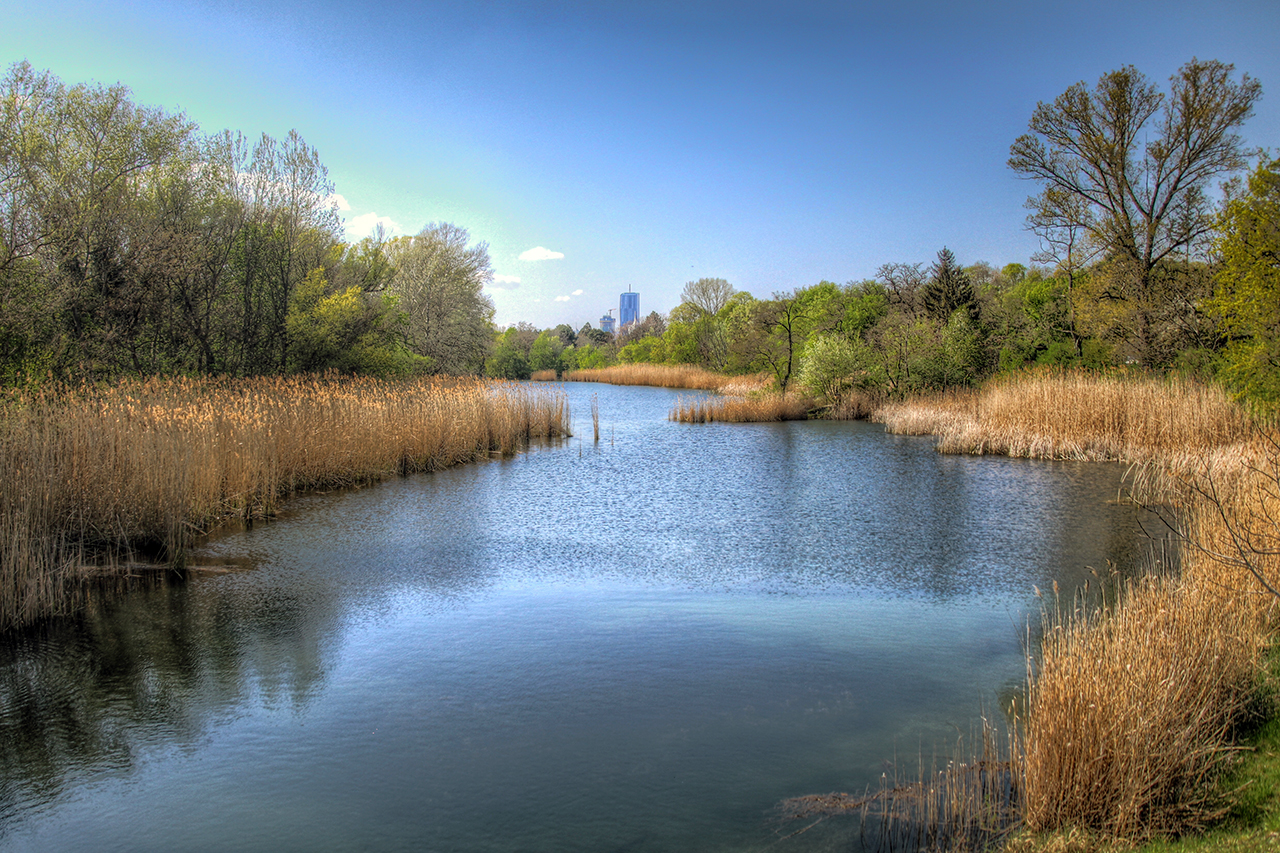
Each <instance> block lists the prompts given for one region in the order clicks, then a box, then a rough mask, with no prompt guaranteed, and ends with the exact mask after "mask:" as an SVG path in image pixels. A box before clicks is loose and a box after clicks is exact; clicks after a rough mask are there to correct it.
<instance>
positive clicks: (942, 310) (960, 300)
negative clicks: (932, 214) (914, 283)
mask: <svg viewBox="0 0 1280 853" xmlns="http://www.w3.org/2000/svg"><path fill="white" fill-rule="evenodd" d="M931 272H932V276H931V277H930V279H929V281H928V282H927V283H926V284H925V285H924V287H923V288H921V291H920V297H921V300H922V302H923V304H924V309H925V311H926V312H927V313H928V314H929V316H930V317H932V318H933V319H935V320H939V321H943V322H945V321H947V320H948V318H950V317H951V315H952V314H954V313H955V312H956V311H957V310H958V309H960V308H964V309H965V310H966V311H969V312H971V313H973V314H975V315H976V313H977V304H976V301H975V299H974V295H973V283H972V282H970V281H969V274H968V273H966V272H965V271H964V269H962V268H961V267H960V266H959V264H957V263H956V256H955V255H953V254H952V253H951V250H950V249H948V248H946V247H945V246H944V247H943V248H942V250H941V251H939V252H938V260H937V262H936V263H935V264H934V265H933V267H932V270H931Z"/></svg>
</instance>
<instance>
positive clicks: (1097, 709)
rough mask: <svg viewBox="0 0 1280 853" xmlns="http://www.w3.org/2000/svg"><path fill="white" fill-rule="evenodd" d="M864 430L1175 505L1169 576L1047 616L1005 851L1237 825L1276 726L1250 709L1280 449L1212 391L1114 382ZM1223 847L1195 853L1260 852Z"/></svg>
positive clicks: (1264, 633)
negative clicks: (1237, 787)
mask: <svg viewBox="0 0 1280 853" xmlns="http://www.w3.org/2000/svg"><path fill="white" fill-rule="evenodd" d="M874 418H875V419H877V420H881V421H883V422H885V424H886V427H887V428H888V429H889V430H890V431H893V432H899V433H913V434H934V435H937V436H938V439H939V444H938V446H939V449H940V450H944V451H947V452H967V453H1002V454H1008V455H1015V456H1032V457H1041V458H1056V459H1096V460H1103V459H1110V460H1118V461H1123V462H1129V463H1138V464H1139V466H1140V470H1141V472H1142V476H1140V477H1139V478H1138V481H1139V482H1142V483H1144V484H1145V485H1146V486H1147V487H1148V488H1153V485H1152V484H1159V486H1158V489H1157V490H1158V492H1159V493H1160V494H1161V495H1163V496H1165V497H1166V498H1171V499H1173V500H1174V501H1175V504H1176V505H1175V506H1173V507H1172V508H1171V509H1169V510H1168V511H1167V515H1168V518H1169V519H1170V520H1171V521H1173V522H1174V523H1176V525H1177V526H1178V528H1179V529H1180V530H1181V531H1182V533H1183V535H1184V536H1185V537H1186V538H1185V540H1184V545H1185V547H1184V548H1183V555H1182V559H1181V569H1180V571H1179V572H1178V573H1176V574H1173V575H1163V574H1153V575H1150V576H1147V577H1142V578H1139V579H1136V580H1133V581H1130V582H1128V583H1125V584H1122V585H1121V586H1120V588H1119V589H1118V590H1117V591H1115V593H1114V594H1113V595H1112V596H1109V597H1108V599H1107V601H1106V602H1105V603H1103V604H1092V605H1087V606H1086V605H1085V604H1084V603H1083V599H1076V598H1073V597H1071V596H1070V595H1065V596H1064V599H1065V600H1064V601H1061V602H1059V601H1055V602H1054V603H1053V604H1052V606H1051V607H1050V608H1048V610H1047V613H1048V614H1049V615H1048V616H1047V617H1046V622H1045V626H1044V630H1043V640H1042V642H1041V643H1040V645H1039V647H1038V648H1037V649H1035V650H1034V653H1033V655H1032V656H1031V659H1030V661H1029V665H1028V679H1027V687H1026V691H1025V695H1024V698H1023V700H1022V702H1021V704H1020V705H1019V707H1018V708H1017V712H1016V715H1015V717H1014V719H1013V723H1014V726H1013V728H1014V736H1013V743H1012V747H1011V750H1010V753H1011V755H1010V761H1011V763H1010V765H1009V767H1010V772H1011V774H1012V777H1013V779H1014V782H1015V788H1016V798H1015V799H1016V809H1015V814H1016V818H1015V822H1016V824H1017V827H1018V831H1017V833H1016V834H1015V835H1014V836H1013V837H1012V838H1011V839H1008V840H1007V841H1006V849H1008V850H1010V851H1084V850H1093V849H1111V848H1116V849H1119V848H1125V847H1132V846H1133V845H1134V844H1135V843H1138V842H1143V841H1146V840H1148V839H1159V838H1173V837H1180V836H1186V837H1188V838H1194V837H1197V833H1199V832H1200V831H1201V830H1203V829H1204V828H1205V827H1207V826H1210V825H1213V824H1214V823H1215V822H1216V821H1218V820H1220V819H1221V818H1223V817H1224V816H1226V815H1229V814H1231V813H1232V808H1233V803H1238V802H1239V801H1240V798H1241V793H1240V792H1232V791H1230V789H1229V786H1230V784H1231V781H1230V780H1231V779H1232V776H1231V774H1232V772H1234V767H1235V764H1236V761H1237V758H1238V756H1239V755H1240V752H1239V740H1240V737H1241V735H1242V733H1244V732H1247V731H1248V730H1249V727H1250V726H1255V725H1256V724H1257V721H1258V719H1259V718H1260V717H1259V715H1260V714H1261V717H1262V718H1263V719H1265V718H1267V717H1269V716H1272V715H1274V713H1275V711H1274V708H1273V707H1270V706H1268V707H1266V708H1263V705H1262V704H1260V703H1261V699H1260V697H1262V696H1263V695H1264V694H1266V693H1267V691H1268V690H1270V689H1271V688H1270V687H1269V682H1270V681H1271V678H1270V676H1269V673H1268V668H1267V666H1266V665H1265V662H1266V660H1267V650H1268V647H1269V644H1270V642H1271V637H1272V635H1273V633H1274V630H1275V628H1276V626H1277V619H1276V605H1277V598H1276V597H1275V596H1274V595H1272V594H1270V593H1269V592H1267V591H1266V590H1265V589H1264V587H1263V585H1262V584H1261V583H1260V582H1259V578H1262V579H1264V580H1268V581H1269V582H1270V583H1271V584H1272V585H1273V586H1275V585H1276V583H1275V581H1276V579H1277V578H1280V564H1277V555H1278V554H1280V549H1277V548H1275V547H1274V546H1275V544H1276V541H1277V540H1276V538H1275V537H1276V534H1277V532H1280V528H1278V527H1277V522H1276V520H1277V519H1280V488H1278V487H1280V477H1277V472H1280V448H1278V447H1277V446H1276V445H1275V444H1274V443H1272V442H1271V441H1269V440H1267V439H1266V437H1265V436H1264V434H1263V433H1261V432H1260V431H1259V430H1258V428H1257V427H1256V425H1254V424H1252V423H1251V422H1250V420H1249V418H1248V417H1247V416H1246V415H1245V413H1244V412H1243V411H1242V410H1241V409H1240V408H1238V407H1237V406H1236V405H1235V404H1233V403H1232V402H1231V401H1230V400H1228V399H1227V398H1226V397H1225V395H1223V394H1222V393H1221V392H1220V391H1219V390H1218V389H1216V388H1212V387H1207V386H1203V385H1198V384H1195V383H1191V382H1184V381H1178V380H1168V379H1160V378H1150V377H1131V376H1125V375H1093V374H1083V373H1074V374H1073V373H1065V374H1064V373H1056V374H1051V373H1033V374H1023V375H1020V376H1015V377H1012V378H1009V379H1005V380H1002V381H999V382H994V383H992V384H990V385H988V386H987V387H985V388H984V389H982V390H981V391H977V392H971V393H956V394H949V395H941V396H936V397H930V398H921V399H916V400H911V401H907V402H905V403H896V404H892V405H886V406H883V407H881V408H880V409H879V410H878V411H877V412H876V413H875V414H874ZM1260 709H1261V710H1260ZM1273 784H1274V783H1273ZM1273 802H1274V799H1273ZM1272 808H1274V805H1273V806H1272ZM1248 831H1249V832H1252V830H1248ZM1229 832H1230V831H1228V835H1229ZM1218 837H1220V838H1222V837H1225V836H1222V835H1221V834H1219V836H1218ZM1184 843H1189V842H1184ZM1222 843H1223V844H1224V845H1226V846H1221V847H1218V848H1206V849H1223V850H1230V849H1254V848H1251V847H1240V848H1236V847H1232V846H1230V844H1231V843H1233V842H1226V841H1224V842H1222ZM1241 843H1244V842H1241ZM1152 849H1165V848H1162V847H1154V848H1152ZM1187 849H1196V848H1194V847H1189V848H1187Z"/></svg>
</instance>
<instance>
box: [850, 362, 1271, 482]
mask: <svg viewBox="0 0 1280 853" xmlns="http://www.w3.org/2000/svg"><path fill="white" fill-rule="evenodd" d="M873 419H874V420H878V421H883V422H884V424H885V426H886V428H887V429H888V430H889V431H890V432H898V433H904V434H914V435H924V434H934V435H937V436H938V437H939V442H938V446H939V449H941V450H943V451H944V452H953V453H998V454H1003V455H1007V456H1028V457H1036V458H1043V459H1078V460H1123V461H1130V462H1133V461H1146V460H1155V459H1162V458H1169V457H1172V456H1175V455H1187V454H1199V453H1203V452H1205V451H1207V450H1210V449H1214V448H1219V447H1222V446H1224V445H1229V444H1233V443H1237V442H1242V441H1245V440H1247V439H1248V437H1249V435H1250V430H1251V426H1252V425H1251V423H1250V419H1249V417H1248V415H1247V414H1246V413H1245V411H1244V410H1243V409H1242V408H1241V407H1240V406H1238V405H1237V404H1235V403H1233V402H1232V401H1231V400H1230V399H1229V398H1228V397H1227V396H1226V394H1225V393H1224V392H1223V391H1222V389H1220V388H1218V387H1217V386H1212V385H1205V384H1202V383H1199V382H1195V381H1191V380H1184V379H1174V378H1158V377H1149V376H1128V375H1124V374H1096V373H1086V372H1061V371H1056V372H1054V371H1036V372H1030V373H1019V374H1015V375H1014V376H1012V377H1008V378H1005V379H1000V380H996V381H993V382H992V383H990V384H988V385H987V386H986V387H984V388H983V389H982V390H981V391H980V392H971V391H970V392H953V393H950V394H946V395H940V396H937V397H931V398H922V399H915V400H909V401H906V402H902V403H892V404H887V405H885V406H882V407H881V408H880V409H879V410H877V411H876V412H875V413H874V414H873Z"/></svg>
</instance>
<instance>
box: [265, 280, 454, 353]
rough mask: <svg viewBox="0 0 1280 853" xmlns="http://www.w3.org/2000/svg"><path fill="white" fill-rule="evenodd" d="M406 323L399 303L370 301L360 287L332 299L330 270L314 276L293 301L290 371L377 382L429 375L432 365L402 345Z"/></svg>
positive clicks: (289, 321) (289, 320) (288, 324)
mask: <svg viewBox="0 0 1280 853" xmlns="http://www.w3.org/2000/svg"><path fill="white" fill-rule="evenodd" d="M400 321H401V317H400V316H399V315H398V314H397V312H395V302H394V300H393V299H390V298H378V297H373V298H369V297H366V295H365V294H364V293H363V292H362V291H361V289H360V287H359V285H351V286H350V287H348V288H347V289H345V290H340V291H336V292H332V293H330V292H329V282H328V280H327V279H326V278H325V275H324V270H322V269H318V268H317V269H315V270H312V271H311V272H310V273H308V274H307V277H306V278H305V279H303V281H302V284H300V285H299V286H298V288H297V290H295V291H294V293H293V296H292V297H291V298H290V301H289V314H288V318H287V320H286V323H285V329H286V332H287V333H288V335H289V342H290V348H289V367H290V370H292V371H293V372H296V373H304V372H307V373H319V372H322V371H325V370H339V371H342V372H347V373H368V374H372V375H376V376H390V375H403V374H406V373H411V372H425V371H428V370H429V369H430V368H431V366H432V365H431V362H430V361H429V360H427V359H425V358H422V357H421V356H416V357H415V356H414V355H413V354H411V353H409V352H408V351H407V350H405V348H404V347H403V346H402V345H401V342H400V335H399V332H398V329H397V327H398V325H399V324H400Z"/></svg>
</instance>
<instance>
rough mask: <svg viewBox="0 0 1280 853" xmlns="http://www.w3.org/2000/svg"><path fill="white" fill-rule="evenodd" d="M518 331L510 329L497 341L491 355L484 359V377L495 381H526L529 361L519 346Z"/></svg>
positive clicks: (528, 373) (529, 371)
mask: <svg viewBox="0 0 1280 853" xmlns="http://www.w3.org/2000/svg"><path fill="white" fill-rule="evenodd" d="M519 334H520V333H519V331H518V330H517V329H516V328H514V327H512V328H510V329H507V330H506V331H505V332H504V333H503V334H502V337H501V338H499V339H498V345H497V347H495V348H494V351H493V355H491V356H489V357H488V358H487V359H485V362H484V375H485V376H491V377H493V378H495V379H528V378H529V375H530V373H531V372H532V371H531V370H530V367H529V359H528V358H526V357H525V355H524V352H523V350H522V347H521V346H520V340H519Z"/></svg>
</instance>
